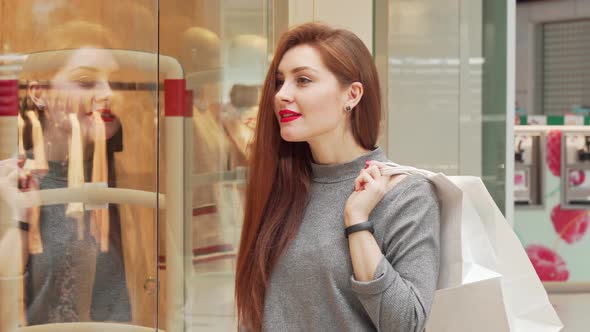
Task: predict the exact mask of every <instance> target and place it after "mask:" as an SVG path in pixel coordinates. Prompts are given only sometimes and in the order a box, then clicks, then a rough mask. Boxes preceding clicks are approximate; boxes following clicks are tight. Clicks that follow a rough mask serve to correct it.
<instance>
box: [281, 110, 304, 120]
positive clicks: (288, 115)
mask: <svg viewBox="0 0 590 332" xmlns="http://www.w3.org/2000/svg"><path fill="white" fill-rule="evenodd" d="M279 116H280V117H281V123H285V122H291V121H295V120H297V119H299V118H300V117H301V113H297V112H293V111H291V110H288V109H284V110H280V111H279Z"/></svg>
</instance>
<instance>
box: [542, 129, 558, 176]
mask: <svg viewBox="0 0 590 332" xmlns="http://www.w3.org/2000/svg"><path fill="white" fill-rule="evenodd" d="M546 146H547V157H546V158H545V160H546V161H547V167H549V170H550V171H551V173H552V174H553V175H555V176H559V175H560V173H561V131H559V130H551V131H549V132H548V133H547V144H546Z"/></svg>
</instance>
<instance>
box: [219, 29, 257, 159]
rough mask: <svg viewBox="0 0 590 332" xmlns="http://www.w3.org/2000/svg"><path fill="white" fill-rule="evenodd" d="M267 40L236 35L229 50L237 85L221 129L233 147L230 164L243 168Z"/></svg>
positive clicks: (254, 120) (251, 136)
mask: <svg viewBox="0 0 590 332" xmlns="http://www.w3.org/2000/svg"><path fill="white" fill-rule="evenodd" d="M266 46H267V41H266V39H265V38H263V37H260V36H258V35H239V36H236V37H235V38H234V39H233V40H232V42H231V45H230V48H229V65H230V68H231V69H230V71H231V73H232V76H231V77H232V79H233V80H234V81H235V82H236V83H235V84H234V85H233V87H232V89H231V92H230V103H229V105H226V106H225V108H224V114H223V127H224V129H225V131H226V133H227V135H228V136H229V137H230V140H231V141H232V143H233V144H234V146H235V147H236V149H237V151H238V153H239V154H238V155H237V156H234V158H233V164H235V165H245V164H246V162H247V160H248V157H249V144H250V142H251V140H252V138H253V135H254V128H255V127H256V118H257V116H258V99H259V94H260V87H261V82H262V80H263V79H264V72H265V69H266V66H267V64H266V62H267V59H266V58H267V54H266Z"/></svg>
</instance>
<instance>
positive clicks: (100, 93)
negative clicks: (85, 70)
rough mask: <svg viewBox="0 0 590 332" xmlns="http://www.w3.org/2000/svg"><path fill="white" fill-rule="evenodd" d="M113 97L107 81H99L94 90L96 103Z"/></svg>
mask: <svg viewBox="0 0 590 332" xmlns="http://www.w3.org/2000/svg"><path fill="white" fill-rule="evenodd" d="M112 95H113V90H112V89H111V85H110V84H109V82H108V81H107V80H101V81H99V82H98V83H97V85H96V88H95V94H94V99H96V100H97V101H100V100H105V99H109V98H110V97H111V96H112Z"/></svg>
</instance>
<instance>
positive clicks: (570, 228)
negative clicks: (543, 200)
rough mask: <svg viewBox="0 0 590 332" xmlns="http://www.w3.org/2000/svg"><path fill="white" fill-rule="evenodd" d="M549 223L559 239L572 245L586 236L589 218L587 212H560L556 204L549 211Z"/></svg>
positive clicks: (559, 207) (559, 206)
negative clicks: (550, 222)
mask: <svg viewBox="0 0 590 332" xmlns="http://www.w3.org/2000/svg"><path fill="white" fill-rule="evenodd" d="M551 221H552V222H553V228H555V231H556V232H557V234H559V237H561V238H562V239H563V240H564V241H565V242H567V243H568V244H572V243H574V242H576V241H578V240H580V239H581V238H582V237H583V236H584V234H586V231H587V230H588V223H589V222H590V216H589V215H588V211H587V210H562V209H561V205H559V204H558V205H556V206H555V207H554V208H553V210H552V211H551Z"/></svg>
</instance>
